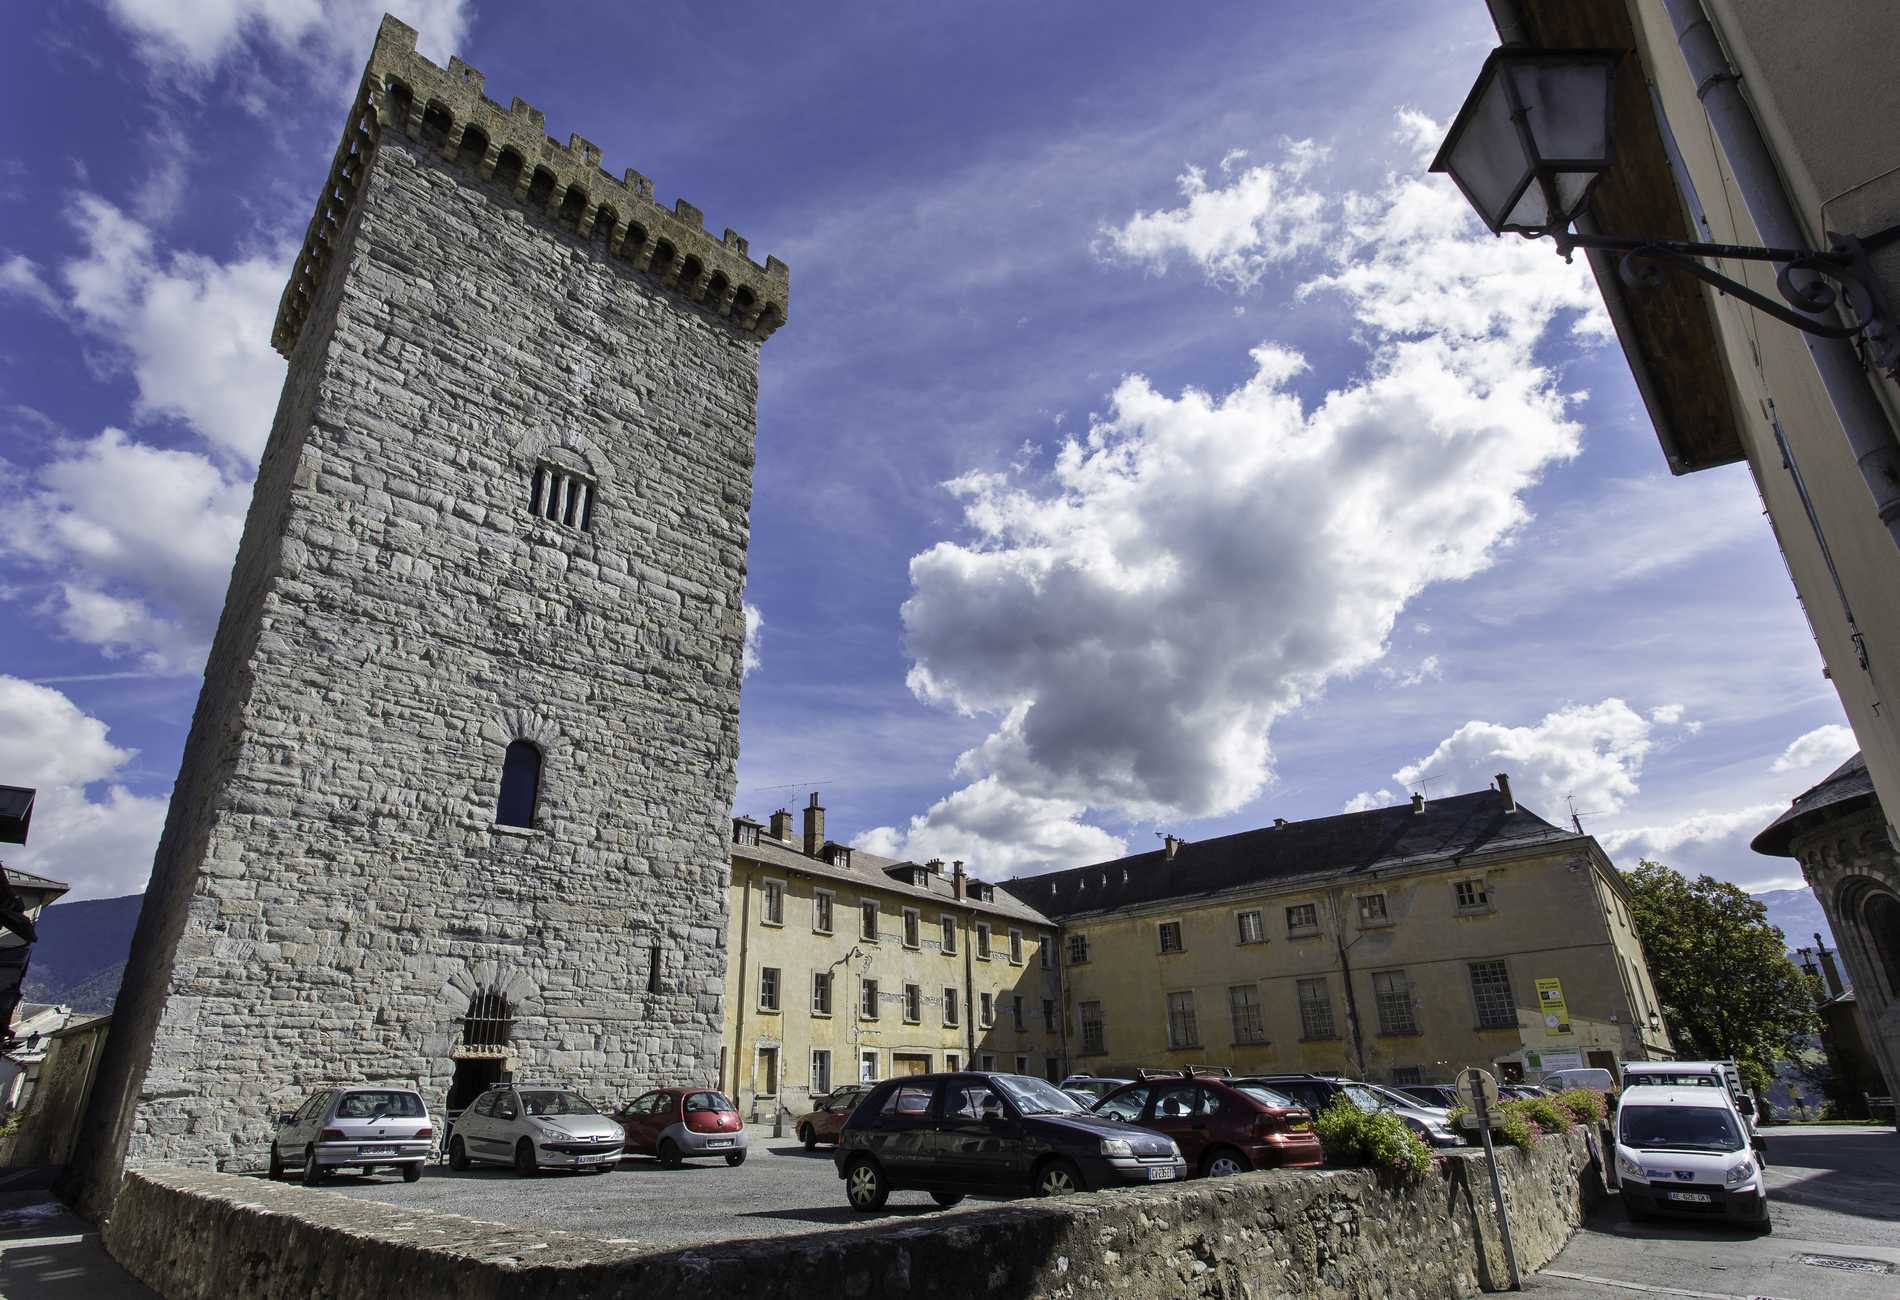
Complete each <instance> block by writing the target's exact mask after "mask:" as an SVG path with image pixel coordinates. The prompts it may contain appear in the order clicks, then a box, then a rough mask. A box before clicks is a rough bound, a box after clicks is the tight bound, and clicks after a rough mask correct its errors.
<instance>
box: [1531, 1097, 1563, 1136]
mask: <svg viewBox="0 0 1900 1300" xmlns="http://www.w3.org/2000/svg"><path fill="white" fill-rule="evenodd" d="M1518 1105H1520V1106H1522V1107H1523V1108H1524V1116H1525V1118H1526V1119H1528V1120H1530V1121H1531V1122H1532V1123H1534V1124H1536V1125H1537V1127H1538V1128H1539V1129H1541V1130H1543V1131H1544V1132H1545V1133H1568V1132H1569V1131H1570V1125H1571V1122H1572V1121H1571V1118H1570V1112H1569V1111H1568V1110H1566V1109H1565V1108H1564V1107H1562V1106H1559V1105H1558V1104H1557V1102H1556V1099H1555V1098H1552V1097H1526V1098H1525V1099H1524V1100H1523V1101H1520V1102H1519V1103H1518Z"/></svg>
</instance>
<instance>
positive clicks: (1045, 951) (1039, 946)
mask: <svg viewBox="0 0 1900 1300" xmlns="http://www.w3.org/2000/svg"><path fill="white" fill-rule="evenodd" d="M1053 942H1054V940H1053V939H1052V938H1051V936H1049V935H1046V934H1040V935H1037V936H1036V961H1037V962H1038V963H1040V964H1041V966H1042V968H1043V969H1044V970H1053V969H1054V968H1055V967H1054V963H1053V962H1052V961H1051V960H1050V957H1049V953H1050V951H1051V949H1052V945H1053Z"/></svg>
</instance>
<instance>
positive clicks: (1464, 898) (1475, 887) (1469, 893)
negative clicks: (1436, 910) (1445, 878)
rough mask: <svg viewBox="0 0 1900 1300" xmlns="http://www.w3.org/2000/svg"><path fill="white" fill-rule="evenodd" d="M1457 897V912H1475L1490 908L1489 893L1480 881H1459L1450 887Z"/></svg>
mask: <svg viewBox="0 0 1900 1300" xmlns="http://www.w3.org/2000/svg"><path fill="white" fill-rule="evenodd" d="M1452 889H1453V890H1454V891H1455V892H1456V893H1457V896H1458V910H1459V911H1461V912H1477V911H1482V910H1483V909H1484V908H1487V907H1489V906H1491V895H1490V892H1489V891H1488V890H1487V889H1485V887H1484V881H1482V880H1460V881H1458V882H1457V883H1456V884H1454V885H1453V886H1452Z"/></svg>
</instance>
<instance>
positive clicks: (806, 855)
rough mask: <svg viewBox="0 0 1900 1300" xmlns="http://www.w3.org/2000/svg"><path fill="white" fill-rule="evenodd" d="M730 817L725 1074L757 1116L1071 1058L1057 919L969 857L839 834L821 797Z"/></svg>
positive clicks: (1058, 1069) (1048, 1070)
mask: <svg viewBox="0 0 1900 1300" xmlns="http://www.w3.org/2000/svg"><path fill="white" fill-rule="evenodd" d="M803 822H804V824H803V827H802V829H801V832H800V833H799V834H798V835H797V837H796V838H794V832H793V829H792V815H791V814H790V813H789V812H786V811H784V810H780V811H779V812H776V813H774V814H773V815H772V819H771V823H770V824H769V825H761V824H760V823H758V822H755V821H752V820H750V819H748V818H744V817H740V818H735V819H734V820H733V823H732V884H731V887H730V904H731V907H730V915H729V917H728V919H727V927H728V930H727V949H726V951H727V954H728V956H727V985H726V999H725V1002H726V1010H725V1034H724V1042H725V1047H724V1048H723V1049H722V1051H721V1058H722V1059H721V1062H720V1079H721V1084H722V1086H723V1087H725V1088H726V1089H727V1090H728V1091H729V1092H730V1093H731V1094H732V1095H733V1097H734V1099H735V1100H736V1101H737V1102H738V1103H739V1107H740V1110H741V1111H742V1112H744V1113H746V1114H748V1115H750V1116H752V1117H754V1118H757V1119H760V1120H764V1119H769V1118H770V1117H771V1115H772V1113H773V1109H774V1107H775V1106H783V1107H784V1108H786V1109H787V1110H789V1111H791V1112H792V1113H794V1114H797V1113H799V1112H801V1111H802V1110H803V1109H804V1107H805V1105H806V1103H807V1102H808V1101H809V1099H810V1098H811V1097H812V1096H813V1095H814V1094H818V1093H823V1092H828V1091H830V1090H831V1089H832V1088H835V1087H837V1086H839V1085H841V1084H846V1083H852V1082H857V1081H863V1080H871V1079H883V1078H887V1077H889V1076H891V1075H893V1074H922V1073H925V1072H928V1071H932V1070H949V1069H959V1068H972V1069H997V1070H1009V1071H1015V1072H1018V1073H1022V1074H1033V1075H1039V1076H1042V1077H1045V1078H1048V1079H1051V1080H1055V1079H1060V1078H1061V1077H1062V1075H1063V1073H1064V1072H1065V1071H1066V1070H1067V1068H1068V1053H1067V1050H1066V1048H1065V1045H1064V1035H1063V1017H1062V1010H1061V1006H1062V1003H1061V991H1060V978H1061V974H1060V971H1059V970H1058V969H1057V963H1056V948H1055V938H1056V927H1055V926H1054V925H1053V924H1052V923H1051V922H1050V921H1049V919H1048V918H1047V917H1045V916H1043V915H1042V914H1041V913H1040V912H1038V911H1036V910H1035V909H1034V908H1032V907H1030V906H1029V905H1027V904H1025V903H1023V902H1022V901H1020V900H1019V899H1017V898H1015V897H1013V896H1011V895H1010V894H1007V893H1004V892H1001V891H999V890H997V889H996V887H995V886H994V885H991V884H988V883H986V882H984V881H981V880H977V879H975V878H974V877H972V876H970V875H968V874H967V873H966V872H965V871H964V869H963V864H962V863H961V862H958V863H954V864H952V865H951V866H950V867H949V868H948V869H946V868H945V866H944V864H943V863H941V862H928V863H921V864H920V863H913V862H895V861H892V860H891V859H889V858H882V857H877V856H875V855H873V854H870V853H865V852H863V851H862V850H858V849H853V848H851V847H849V846H847V845H844V844H838V843H835V842H833V841H830V840H827V839H826V838H825V810H824V809H823V808H822V807H820V806H819V805H818V796H817V795H816V794H814V795H812V797H811V803H810V805H809V806H808V807H806V808H805V809H804V810H803Z"/></svg>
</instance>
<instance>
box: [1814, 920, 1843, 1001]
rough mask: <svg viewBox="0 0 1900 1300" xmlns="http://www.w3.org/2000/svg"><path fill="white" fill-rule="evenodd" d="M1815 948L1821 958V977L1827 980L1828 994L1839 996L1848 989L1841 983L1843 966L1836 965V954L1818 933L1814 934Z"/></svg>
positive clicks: (1816, 953)
mask: <svg viewBox="0 0 1900 1300" xmlns="http://www.w3.org/2000/svg"><path fill="white" fill-rule="evenodd" d="M1814 950H1815V955H1816V956H1817V957H1819V958H1820V959H1821V978H1823V979H1825V980H1826V981H1827V995H1828V996H1829V997H1831V998H1838V997H1839V996H1840V995H1841V994H1843V993H1845V992H1846V991H1847V986H1846V985H1844V984H1842V983H1841V968H1840V967H1839V966H1837V965H1835V963H1834V954H1833V953H1832V952H1830V951H1828V946H1827V943H1826V941H1825V940H1823V939H1822V938H1821V936H1820V935H1818V934H1817V935H1815V936H1814Z"/></svg>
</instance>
